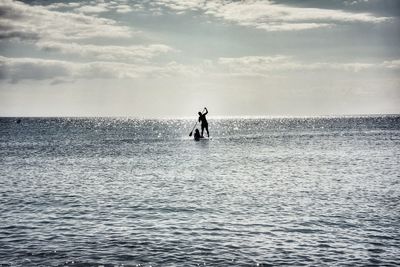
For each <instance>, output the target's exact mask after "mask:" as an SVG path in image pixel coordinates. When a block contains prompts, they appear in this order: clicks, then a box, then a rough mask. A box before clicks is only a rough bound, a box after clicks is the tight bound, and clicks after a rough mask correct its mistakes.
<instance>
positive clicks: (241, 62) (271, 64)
mask: <svg viewBox="0 0 400 267" xmlns="http://www.w3.org/2000/svg"><path fill="white" fill-rule="evenodd" d="M217 66H220V67H221V68H222V72H223V73H225V74H228V75H234V76H237V75H240V76H268V75H270V74H271V73H277V72H287V71H300V72H304V71H345V72H360V71H364V70H388V69H399V68H400V60H393V61H385V62H383V63H360V62H345V63H338V62H301V61H298V60H294V59H293V58H291V57H287V56H282V55H278V56H271V57H263V56H247V57H238V58H219V59H218V61H217Z"/></svg>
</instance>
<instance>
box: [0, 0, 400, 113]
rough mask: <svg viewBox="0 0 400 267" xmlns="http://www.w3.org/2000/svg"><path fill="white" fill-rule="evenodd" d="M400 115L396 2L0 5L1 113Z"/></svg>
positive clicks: (162, 0) (124, 0)
mask: <svg viewBox="0 0 400 267" xmlns="http://www.w3.org/2000/svg"><path fill="white" fill-rule="evenodd" d="M204 106H207V107H208V108H209V111H210V113H209V116H210V117H212V116H240V115H247V116H249V115H250V116H252V115H257V116H276V115H283V116H313V115H343V114H379V113H381V114H384V113H386V114H387V113H391V114H393V113H397V114H398V113H400V1H398V0H326V1H319V0H302V1H296V0H281V1H279V0H277V1H272V0H271V1H268V0H263V1H262V0H252V1H232V0H215V1H204V0H154V1H128V0H114V1H100V0H97V1H48V0H42V1H22V2H21V1H11V0H0V116H137V117H179V116H195V115H196V113H197V111H199V110H200V109H201V108H203V107H204Z"/></svg>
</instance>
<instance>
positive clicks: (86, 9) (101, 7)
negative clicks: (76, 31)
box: [75, 4, 109, 13]
mask: <svg viewBox="0 0 400 267" xmlns="http://www.w3.org/2000/svg"><path fill="white" fill-rule="evenodd" d="M75 11H78V12H82V13H103V12H107V11H109V10H108V8H107V5H106V4H98V5H96V6H91V5H87V6H81V7H79V8H75Z"/></svg>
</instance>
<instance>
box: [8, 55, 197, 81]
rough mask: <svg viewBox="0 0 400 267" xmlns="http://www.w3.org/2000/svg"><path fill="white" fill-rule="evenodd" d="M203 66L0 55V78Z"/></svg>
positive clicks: (175, 71)
mask: <svg viewBox="0 0 400 267" xmlns="http://www.w3.org/2000/svg"><path fill="white" fill-rule="evenodd" d="M200 72H201V70H200V69H198V68H195V67H190V66H185V65H181V64H178V63H176V62H170V63H168V64H165V65H152V64H147V65H143V64H127V63H119V62H104V61H95V62H89V63H76V62H69V61H63V60H47V59H38V58H7V57H3V56H0V78H1V79H3V80H8V81H11V82H14V83H16V82H18V81H20V80H50V81H53V82H54V81H59V80H63V79H64V80H66V79H69V80H76V79H94V78H97V79H99V78H101V79H135V78H139V77H153V78H159V77H170V76H179V75H198V74H199V73H200Z"/></svg>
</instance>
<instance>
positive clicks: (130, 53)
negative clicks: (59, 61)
mask: <svg viewBox="0 0 400 267" xmlns="http://www.w3.org/2000/svg"><path fill="white" fill-rule="evenodd" d="M37 46H38V47H39V48H40V49H42V50H47V51H57V52H61V53H63V54H76V55H79V56H81V57H92V58H93V57H94V58H96V59H99V60H135V61H143V60H146V59H150V58H153V57H155V56H158V55H160V54H164V53H168V52H171V51H176V50H174V49H173V48H171V47H169V46H167V45H163V44H151V45H147V46H144V45H136V46H114V45H107V46H100V45H90V44H89V45H86V44H77V43H60V42H51V41H47V42H38V43H37Z"/></svg>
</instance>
